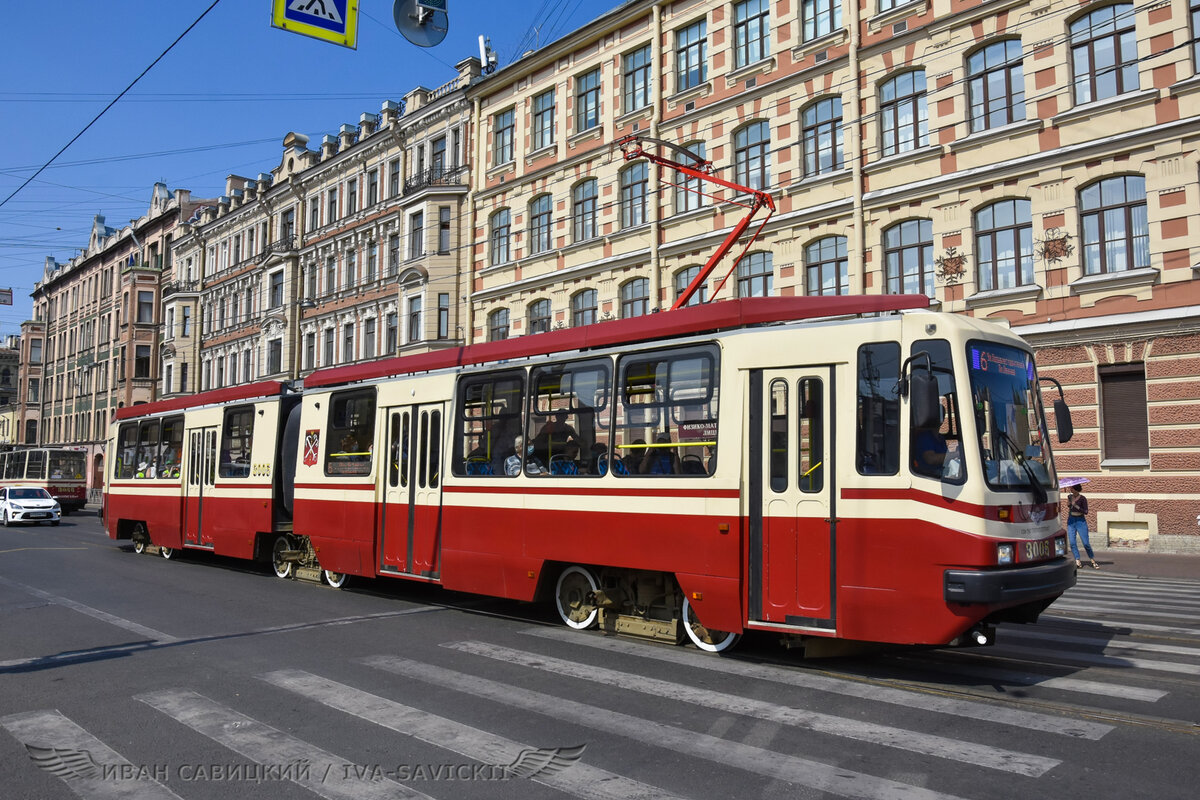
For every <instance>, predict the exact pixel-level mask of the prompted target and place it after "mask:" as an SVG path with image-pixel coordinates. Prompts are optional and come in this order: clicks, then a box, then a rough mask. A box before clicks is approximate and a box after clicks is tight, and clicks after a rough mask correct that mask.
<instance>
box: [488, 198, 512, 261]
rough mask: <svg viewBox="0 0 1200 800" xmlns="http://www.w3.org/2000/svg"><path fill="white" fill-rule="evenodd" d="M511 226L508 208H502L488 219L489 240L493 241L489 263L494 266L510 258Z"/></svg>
mask: <svg viewBox="0 0 1200 800" xmlns="http://www.w3.org/2000/svg"><path fill="white" fill-rule="evenodd" d="M510 228H511V222H510V218H509V214H508V209H507V208H502V209H500V210H499V211H497V212H496V213H495V214H492V216H491V219H490V220H489V221H488V229H489V233H488V240H489V241H490V242H491V251H490V253H489V258H488V263H489V264H491V265H492V266H493V267H494V266H496V265H497V264H505V263H507V262H508V261H509V260H510V259H509V251H508V237H509V232H510Z"/></svg>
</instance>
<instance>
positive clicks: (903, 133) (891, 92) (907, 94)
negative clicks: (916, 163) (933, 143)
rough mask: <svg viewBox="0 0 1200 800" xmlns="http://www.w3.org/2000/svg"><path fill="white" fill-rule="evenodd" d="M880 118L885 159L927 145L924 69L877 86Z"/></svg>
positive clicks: (903, 74)
mask: <svg viewBox="0 0 1200 800" xmlns="http://www.w3.org/2000/svg"><path fill="white" fill-rule="evenodd" d="M879 117H880V131H881V134H882V137H883V142H882V145H883V155H884V156H894V155H896V154H897V153H907V152H908V151H910V150H915V149H917V148H918V147H924V146H925V145H926V144H928V140H929V118H928V110H927V109H926V108H925V72H924V71H923V70H913V71H912V72H905V73H902V74H900V75H897V76H896V77H894V78H892V79H891V80H889V81H887V82H886V83H884V84H883V86H881V87H880V91H879Z"/></svg>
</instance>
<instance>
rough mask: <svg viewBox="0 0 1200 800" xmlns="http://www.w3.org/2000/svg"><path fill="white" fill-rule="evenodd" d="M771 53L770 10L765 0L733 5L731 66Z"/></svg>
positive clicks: (758, 58)
mask: <svg viewBox="0 0 1200 800" xmlns="http://www.w3.org/2000/svg"><path fill="white" fill-rule="evenodd" d="M769 55H771V11H770V3H768V2H767V0H743V2H741V3H738V4H737V5H735V6H734V7H733V66H734V69H738V68H741V67H744V66H746V65H747V64H753V63H754V62H755V61H762V60H763V59H764V58H766V57H767V56H769Z"/></svg>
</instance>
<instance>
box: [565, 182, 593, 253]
mask: <svg viewBox="0 0 1200 800" xmlns="http://www.w3.org/2000/svg"><path fill="white" fill-rule="evenodd" d="M571 231H572V238H573V241H576V242H583V241H586V240H588V239H594V238H595V237H596V179H595V178H589V179H588V180H586V181H583V182H582V183H577V184H576V185H575V187H574V188H573V189H571Z"/></svg>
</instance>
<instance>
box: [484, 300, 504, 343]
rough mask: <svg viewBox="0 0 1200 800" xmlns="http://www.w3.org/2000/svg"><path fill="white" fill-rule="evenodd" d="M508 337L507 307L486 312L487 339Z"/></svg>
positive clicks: (495, 340)
mask: <svg viewBox="0 0 1200 800" xmlns="http://www.w3.org/2000/svg"><path fill="white" fill-rule="evenodd" d="M507 338H508V309H507V308H500V309H497V310H495V311H493V312H492V313H490V314H488V341H489V342H498V341H500V340H501V339H507Z"/></svg>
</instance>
